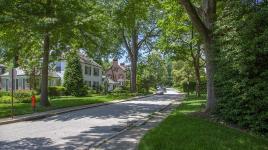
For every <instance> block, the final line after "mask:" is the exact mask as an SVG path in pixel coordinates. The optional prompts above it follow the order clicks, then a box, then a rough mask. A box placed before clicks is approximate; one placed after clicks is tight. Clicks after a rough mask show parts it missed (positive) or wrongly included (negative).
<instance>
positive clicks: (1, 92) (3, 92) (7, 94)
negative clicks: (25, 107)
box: [0, 91, 10, 97]
mask: <svg viewBox="0 0 268 150" xmlns="http://www.w3.org/2000/svg"><path fill="white" fill-rule="evenodd" d="M1 96H10V92H9V91H0V97H1Z"/></svg>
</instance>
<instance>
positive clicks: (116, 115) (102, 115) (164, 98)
mask: <svg viewBox="0 0 268 150" xmlns="http://www.w3.org/2000/svg"><path fill="white" fill-rule="evenodd" d="M179 96H180V95H178V93H177V92H175V91H174V90H172V89H168V90H167V94H165V95H155V96H151V97H147V98H141V99H138V100H132V101H127V102H122V103H116V104H111V105H105V106H100V107H94V108H89V109H84V110H79V111H74V112H69V113H65V114H61V115H57V116H52V117H48V118H45V119H42V120H36V121H27V122H18V123H13V124H7V125H1V126H0V149H8V150H17V149H62V148H64V149H86V148H89V147H90V146H92V145H93V144H94V143H96V142H98V141H99V140H101V139H104V138H107V137H110V136H111V135H113V134H115V133H117V132H119V131H121V130H122V129H124V128H125V127H126V126H128V125H130V124H132V123H134V122H136V121H138V120H140V119H141V118H144V117H146V116H148V115H150V114H151V113H153V112H155V111H157V110H159V109H161V108H163V107H164V106H167V105H169V104H170V103H171V101H172V100H175V99H178V98H179Z"/></svg>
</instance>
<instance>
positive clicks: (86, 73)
mask: <svg viewBox="0 0 268 150" xmlns="http://www.w3.org/2000/svg"><path fill="white" fill-rule="evenodd" d="M85 75H91V67H88V66H85Z"/></svg>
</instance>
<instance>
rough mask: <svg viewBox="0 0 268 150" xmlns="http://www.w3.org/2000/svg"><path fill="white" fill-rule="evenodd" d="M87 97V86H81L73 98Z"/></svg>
mask: <svg viewBox="0 0 268 150" xmlns="http://www.w3.org/2000/svg"><path fill="white" fill-rule="evenodd" d="M87 95H88V86H87V85H83V86H82V87H81V88H80V90H79V92H78V95H74V96H87Z"/></svg>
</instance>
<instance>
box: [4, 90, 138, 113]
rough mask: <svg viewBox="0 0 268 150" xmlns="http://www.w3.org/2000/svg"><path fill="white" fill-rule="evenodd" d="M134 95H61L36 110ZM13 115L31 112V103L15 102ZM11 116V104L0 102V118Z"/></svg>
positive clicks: (40, 110) (107, 100)
mask: <svg viewBox="0 0 268 150" xmlns="http://www.w3.org/2000/svg"><path fill="white" fill-rule="evenodd" d="M133 96H135V95H130V94H124V95H96V94H95V95H92V96H90V97H72V96H62V97H58V98H55V99H52V100H50V103H51V106H50V107H47V108H44V107H40V106H39V105H38V104H37V109H36V111H37V112H43V111H48V110H53V109H58V108H66V107H73V106H81V105H88V104H95V103H104V102H109V101H113V100H119V99H126V98H130V97H133ZM14 108H15V111H14V112H15V115H23V114H30V113H33V111H32V108H31V104H29V103H15V104H14ZM9 116H11V105H10V104H0V118H3V117H9Z"/></svg>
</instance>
